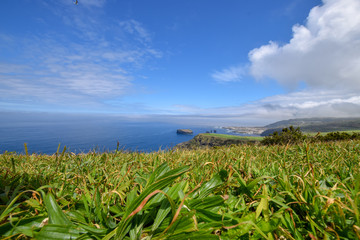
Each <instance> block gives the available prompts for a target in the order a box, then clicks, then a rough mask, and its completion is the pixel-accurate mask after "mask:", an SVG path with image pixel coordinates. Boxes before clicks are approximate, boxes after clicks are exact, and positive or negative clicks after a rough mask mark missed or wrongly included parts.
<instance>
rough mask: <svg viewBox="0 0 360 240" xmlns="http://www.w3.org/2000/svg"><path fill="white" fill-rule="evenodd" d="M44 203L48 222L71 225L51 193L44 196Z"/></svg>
mask: <svg viewBox="0 0 360 240" xmlns="http://www.w3.org/2000/svg"><path fill="white" fill-rule="evenodd" d="M44 203H45V207H46V210H47V212H48V215H49V223H50V224H59V225H71V222H70V220H69V219H68V218H67V216H66V215H65V213H63V211H62V210H61V208H60V207H59V205H58V204H57V202H56V200H55V197H54V195H53V194H52V193H48V194H47V195H46V196H45V198H44Z"/></svg>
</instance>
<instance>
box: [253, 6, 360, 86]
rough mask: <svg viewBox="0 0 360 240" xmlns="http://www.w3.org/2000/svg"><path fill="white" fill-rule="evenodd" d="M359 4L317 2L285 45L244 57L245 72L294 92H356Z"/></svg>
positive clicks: (359, 69)
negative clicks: (301, 89) (304, 89)
mask: <svg viewBox="0 0 360 240" xmlns="http://www.w3.org/2000/svg"><path fill="white" fill-rule="evenodd" d="M359 26H360V1H358V0H323V4H322V5H321V6H316V7H314V8H313V9H312V10H311V11H310V13H309V15H308V18H307V20H306V23H305V25H295V26H294V27H293V37H292V39H291V40H290V41H289V43H287V44H285V45H280V44H278V43H276V42H270V43H269V44H267V45H264V46H261V47H259V48H256V49H254V50H252V51H251V52H250V53H249V59H250V62H251V65H250V73H251V75H252V76H254V77H255V78H257V79H262V78H272V79H275V80H277V81H278V82H279V83H280V84H282V85H284V86H287V87H289V88H292V89H296V87H297V85H298V84H299V83H300V82H305V83H306V85H307V86H308V87H309V88H317V89H347V90H356V91H358V90H360V77H359V76H360V58H359V56H360V28H359Z"/></svg>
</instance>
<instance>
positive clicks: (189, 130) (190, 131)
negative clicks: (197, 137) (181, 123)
mask: <svg viewBox="0 0 360 240" xmlns="http://www.w3.org/2000/svg"><path fill="white" fill-rule="evenodd" d="M176 133H177V134H193V131H192V130H191V129H178V130H177V131H176Z"/></svg>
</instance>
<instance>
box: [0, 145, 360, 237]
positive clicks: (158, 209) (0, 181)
mask: <svg viewBox="0 0 360 240" xmlns="http://www.w3.org/2000/svg"><path fill="white" fill-rule="evenodd" d="M359 159H360V141H358V140H354V141H346V142H345V141H344V142H339V143H335V142H329V143H303V144H299V145H283V146H260V145H259V146H249V145H243V146H230V147H217V148H214V149H199V150H191V151H190V150H174V151H168V152H154V153H149V154H146V153H136V152H133V153H127V152H122V151H116V152H113V153H104V154H96V153H88V154H79V155H75V154H72V153H67V152H66V151H65V149H64V151H63V152H62V153H57V154H54V155H52V156H48V155H37V154H32V155H30V154H25V155H18V154H14V153H6V154H3V155H1V156H0V165H1V169H0V171H1V172H0V235H1V237H2V238H5V239H15V238H20V239H30V238H36V239H357V238H360V213H359V210H360V191H359V190H360V165H359Z"/></svg>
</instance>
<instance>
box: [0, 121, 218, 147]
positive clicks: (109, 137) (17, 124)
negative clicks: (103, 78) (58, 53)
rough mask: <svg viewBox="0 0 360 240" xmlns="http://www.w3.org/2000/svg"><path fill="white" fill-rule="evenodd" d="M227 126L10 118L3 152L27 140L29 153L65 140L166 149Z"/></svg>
mask: <svg viewBox="0 0 360 240" xmlns="http://www.w3.org/2000/svg"><path fill="white" fill-rule="evenodd" d="M179 128H190V129H192V130H193V131H194V134H193V135H178V134H177V133H176V130H177V129H179ZM215 129H216V130H217V132H218V133H225V130H223V129H219V128H216V127H214V126H192V125H189V124H187V125H185V124H175V123H164V122H153V121H152V122H144V121H129V120H123V119H116V118H109V119H107V118H95V119H86V118H80V119H77V118H75V119H72V118H68V119H66V118H65V119H59V120H57V119H54V118H51V119H47V118H46V117H45V118H44V119H38V118H36V119H25V120H23V121H22V120H21V119H17V120H16V121H14V120H11V119H8V120H7V121H2V122H1V125H0V153H4V152H5V151H8V152H17V153H23V152H24V143H27V147H28V151H29V153H38V154H53V153H55V152H56V151H57V148H58V145H59V144H61V148H60V151H61V150H62V149H63V147H64V146H66V147H67V149H68V151H70V152H74V153H83V152H84V153H87V152H89V151H94V150H95V151H98V152H105V151H113V150H115V149H116V147H117V142H119V144H120V149H123V150H129V151H141V152H151V151H158V150H160V149H161V150H166V149H169V148H172V147H174V146H175V145H176V144H178V143H181V142H184V141H188V140H190V139H191V138H193V137H194V136H195V135H197V134H199V133H204V132H206V131H211V130H215Z"/></svg>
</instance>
